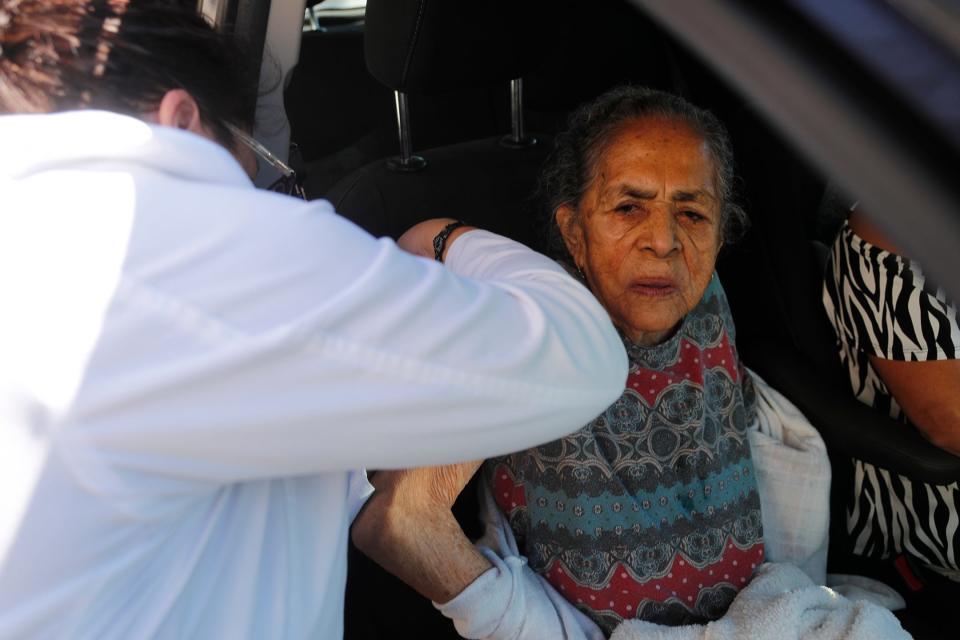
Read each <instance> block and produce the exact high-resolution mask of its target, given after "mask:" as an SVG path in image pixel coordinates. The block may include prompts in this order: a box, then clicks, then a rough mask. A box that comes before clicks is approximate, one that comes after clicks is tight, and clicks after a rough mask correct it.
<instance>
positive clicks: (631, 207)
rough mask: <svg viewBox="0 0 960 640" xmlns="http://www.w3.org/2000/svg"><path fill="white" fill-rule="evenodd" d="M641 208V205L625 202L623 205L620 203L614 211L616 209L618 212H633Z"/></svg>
mask: <svg viewBox="0 0 960 640" xmlns="http://www.w3.org/2000/svg"><path fill="white" fill-rule="evenodd" d="M639 208H640V207H638V206H637V205H635V204H633V203H631V202H625V203H623V204H621V205H618V206H617V208H616V209H614V211H616V212H617V213H633V212H635V211H636V210H637V209H639Z"/></svg>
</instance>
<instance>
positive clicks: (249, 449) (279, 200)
mask: <svg viewBox="0 0 960 640" xmlns="http://www.w3.org/2000/svg"><path fill="white" fill-rule="evenodd" d="M0 141H2V147H0V296H2V306H0V638H12V637H16V638H25V637H30V638H47V637H67V638H77V639H80V638H124V639H130V638H142V637H151V638H152V637H161V638H167V637H170V638H174V637H175V638H186V637H198V638H200V637H202V638H231V639H238V638H268V637H269V638H306V637H312V638H325V639H326V638H337V637H340V636H341V635H342V625H343V623H342V611H343V588H344V580H345V574H346V557H345V550H346V544H347V536H348V527H349V523H350V521H351V519H352V518H353V516H354V515H355V513H356V511H357V509H358V508H359V506H360V505H361V504H362V501H363V499H364V498H365V497H366V495H367V493H368V491H369V485H367V483H366V478H365V475H364V474H363V472H362V469H361V467H363V466H364V465H367V466H370V467H374V468H378V467H379V468H385V467H404V466H413V465H423V464H435V463H447V462H453V461H461V460H465V459H476V458H484V457H487V456H491V455H495V454H502V453H505V452H508V451H513V450H518V449H523V448H526V447H529V446H531V445H534V444H536V443H540V442H544V441H548V440H552V439H555V438H557V437H560V436H562V435H564V434H566V433H568V432H571V431H573V430H575V429H576V428H578V427H580V426H581V425H582V424H584V423H586V422H588V421H589V420H590V419H592V418H593V417H594V416H595V415H596V414H597V413H599V412H600V411H601V410H603V409H604V408H605V407H606V406H607V405H608V404H610V403H611V402H613V401H614V400H615V399H616V398H617V397H618V396H619V394H620V392H621V390H622V387H623V383H624V379H625V377H626V370H627V361H626V357H625V355H624V353H623V348H622V345H621V342H620V340H619V338H618V336H617V334H616V332H615V331H614V329H613V327H612V326H611V324H610V321H609V319H608V317H607V315H606V314H605V312H604V311H603V309H602V308H601V307H600V306H599V305H598V304H597V303H596V301H595V300H594V299H593V298H592V297H591V296H590V295H589V293H588V292H587V291H586V290H585V289H583V288H582V287H581V286H580V285H578V284H577V283H575V282H574V281H573V280H571V279H570V278H569V277H567V275H566V274H565V273H563V271H562V270H561V269H560V268H558V267H557V266H556V265H554V264H553V263H552V262H551V261H549V260H547V259H546V258H543V257H542V256H539V255H537V254H535V253H533V252H531V251H529V250H527V249H525V248H524V247H522V246H520V245H517V244H515V243H513V242H511V241H509V240H506V239H504V238H501V237H498V236H495V235H493V234H490V233H487V232H482V231H473V232H469V233H467V234H464V235H463V236H461V237H460V238H459V239H458V240H457V241H456V242H455V243H454V244H453V245H452V246H451V248H450V251H449V254H448V259H447V267H449V268H444V267H443V266H441V265H439V264H437V263H435V262H433V261H429V260H424V259H420V258H414V257H412V256H410V255H408V254H405V253H403V252H402V251H400V250H398V249H397V247H396V246H395V245H394V243H393V242H392V241H390V240H387V239H383V240H376V239H374V238H372V237H370V236H369V235H368V234H366V233H365V232H363V231H362V230H360V229H359V228H357V227H356V226H354V225H353V224H351V223H350V222H348V221H346V220H344V219H343V218H341V217H339V216H337V215H336V214H335V213H334V212H333V211H332V209H331V207H330V205H329V204H328V203H326V202H323V201H317V202H312V203H309V204H308V203H303V202H301V201H297V200H294V199H291V198H287V197H284V196H280V195H277V194H272V193H266V192H260V191H256V190H254V189H253V187H252V185H251V183H250V181H249V179H248V178H247V177H246V175H244V173H243V172H242V170H241V169H240V167H239V165H238V164H237V163H236V162H235V161H234V160H233V158H232V157H231V156H230V155H229V154H228V153H227V152H226V151H225V150H224V149H223V148H221V147H220V146H218V145H216V144H214V143H211V142H209V141H207V140H206V139H203V138H200V137H198V136H195V135H193V134H190V133H186V132H182V131H177V130H174V129H168V128H164V127H156V126H149V125H147V124H144V123H143V122H141V121H139V120H135V119H132V118H126V117H123V116H118V115H115V114H110V113H105V112H75V113H66V114H57V115H39V116H38V115H31V116H3V117H0Z"/></svg>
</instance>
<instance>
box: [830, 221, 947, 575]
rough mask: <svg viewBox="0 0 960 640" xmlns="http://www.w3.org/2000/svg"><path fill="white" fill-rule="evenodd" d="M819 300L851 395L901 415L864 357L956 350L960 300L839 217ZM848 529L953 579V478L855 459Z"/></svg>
mask: <svg viewBox="0 0 960 640" xmlns="http://www.w3.org/2000/svg"><path fill="white" fill-rule="evenodd" d="M823 304H824V307H825V308H826V311H827V315H828V316H829V317H830V321H831V322H832V323H833V327H834V330H835V331H836V333H837V342H838V347H839V351H840V360H841V362H842V363H843V365H844V366H845V367H846V369H847V372H848V373H849V376H850V385H851V387H852V389H853V392H854V395H855V396H856V397H857V399H859V400H860V401H861V402H864V403H866V404H868V405H870V406H872V407H874V408H875V409H877V410H878V411H883V412H884V413H887V414H889V415H890V417H892V418H894V419H895V420H900V421H902V422H905V423H908V422H909V421H908V420H907V417H906V415H905V414H904V412H903V410H902V409H901V407H900V405H898V404H897V401H896V399H894V398H893V396H892V395H891V394H890V392H889V391H888V390H887V387H886V385H885V384H884V383H883V380H881V379H880V377H879V376H878V375H877V373H876V372H875V371H874V370H873V368H872V367H871V366H870V361H869V356H871V355H873V356H876V357H879V358H884V359H888V360H911V361H921V360H950V359H957V358H960V324H958V322H957V310H956V308H955V307H954V306H953V305H952V304H950V303H949V302H948V301H947V299H946V296H945V295H944V293H943V291H942V290H940V289H936V288H934V287H932V286H931V285H930V283H929V282H927V280H926V278H925V277H924V275H923V272H922V271H921V270H920V267H919V266H918V265H917V264H916V263H915V262H913V261H911V260H907V259H906V258H903V257H901V256H899V255H897V254H895V253H891V252H889V251H885V250H883V249H880V248H879V247H876V246H874V245H872V244H870V243H869V242H867V241H865V240H864V239H863V238H861V237H860V236H858V235H857V234H855V233H854V232H853V230H852V229H850V227H849V226H848V225H847V224H846V223H844V225H843V227H842V228H841V229H840V233H839V234H838V236H837V239H836V241H835V242H834V244H833V251H832V254H831V258H830V261H829V263H828V265H827V272H826V276H825V279H824V286H823ZM852 462H853V466H854V484H853V491H852V494H851V495H850V496H848V504H847V531H848V532H850V534H851V535H852V536H853V539H854V552H855V553H857V554H859V555H863V556H868V557H875V558H888V557H891V556H893V555H899V554H903V553H906V554H909V555H911V556H913V557H915V558H917V559H918V560H919V561H920V562H922V563H923V564H925V565H926V566H928V567H929V568H931V569H933V570H935V571H937V572H938V573H941V574H943V575H946V576H947V577H949V578H951V579H953V580H957V581H960V566H958V563H957V561H958V554H960V516H958V514H960V487H958V483H957V482H954V483H952V484H949V485H942V486H936V485H927V484H924V483H920V482H912V481H911V480H910V479H909V478H906V477H904V476H901V475H898V474H895V473H891V472H890V471H888V470H886V469H882V468H879V467H875V466H874V465H871V464H869V463H866V462H863V461H861V460H856V459H855V460H853V461H852Z"/></svg>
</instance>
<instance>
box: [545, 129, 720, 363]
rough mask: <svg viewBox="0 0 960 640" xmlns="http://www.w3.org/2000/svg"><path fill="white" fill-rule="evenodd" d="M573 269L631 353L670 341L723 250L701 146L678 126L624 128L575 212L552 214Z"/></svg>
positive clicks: (708, 163)
mask: <svg viewBox="0 0 960 640" xmlns="http://www.w3.org/2000/svg"><path fill="white" fill-rule="evenodd" d="M557 223H558V225H559V226H560V231H561V233H562V234H563V238H564V241H565V242H566V245H567V248H568V249H569V250H570V254H571V256H572V257H573V259H574V261H575V262H576V265H577V266H578V267H579V268H580V269H581V270H582V271H583V274H584V275H585V276H586V279H587V282H588V284H589V285H590V288H591V289H592V290H593V293H594V295H596V296H597V299H598V300H600V302H601V303H602V304H603V306H604V307H606V309H607V312H608V313H609V314H610V317H611V319H612V320H613V323H614V324H615V325H616V326H617V328H619V329H620V330H621V331H622V332H623V333H624V334H625V335H626V336H627V338H629V339H630V340H631V341H632V342H633V343H635V344H641V345H651V344H657V343H659V342H662V341H663V340H665V339H667V338H668V337H669V336H670V335H672V333H673V331H674V330H675V329H676V327H677V326H678V324H679V323H680V321H681V320H682V319H683V317H684V316H685V315H686V314H687V313H689V312H690V311H691V310H692V309H693V308H694V307H695V306H696V305H697V303H698V302H699V301H700V299H701V298H702V297H703V293H704V291H706V288H707V285H708V284H709V283H710V278H711V276H712V275H713V270H714V266H715V264H716V260H717V253H718V252H719V250H720V245H721V238H720V202H719V199H718V197H717V193H716V187H715V184H714V164H713V160H712V158H711V156H710V153H709V150H708V147H707V145H706V142H705V141H704V139H703V137H702V136H701V135H700V134H698V133H697V132H696V131H694V130H693V129H692V128H690V127H689V126H688V125H687V124H685V123H683V122H680V121H678V120H674V119H670V118H664V117H645V118H642V119H638V120H632V121H630V122H628V123H625V124H624V125H623V127H621V128H620V129H619V130H618V131H617V132H616V133H614V134H613V136H612V138H611V139H610V141H609V142H608V143H607V144H606V146H605V147H604V148H603V149H602V150H601V153H600V156H599V158H598V160H597V162H596V166H595V167H594V178H593V181H592V182H591V183H590V185H589V187H588V189H587V191H586V193H584V195H583V198H582V199H581V201H580V203H579V205H578V206H577V208H576V210H574V209H573V208H571V207H569V206H561V207H560V208H559V209H557Z"/></svg>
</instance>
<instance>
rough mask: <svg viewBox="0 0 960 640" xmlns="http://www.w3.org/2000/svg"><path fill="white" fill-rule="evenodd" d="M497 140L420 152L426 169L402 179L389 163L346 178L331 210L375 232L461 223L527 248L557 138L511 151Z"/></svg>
mask: <svg viewBox="0 0 960 640" xmlns="http://www.w3.org/2000/svg"><path fill="white" fill-rule="evenodd" d="M499 140H500V137H499V136H497V137H496V138H486V139H483V140H474V141H471V142H465V143H462V144H457V145H450V146H447V147H441V148H438V149H431V150H429V151H424V152H422V153H421V154H419V155H421V156H423V157H424V158H425V159H426V161H427V167H426V168H425V169H424V170H422V171H419V172H416V173H397V172H394V171H391V170H390V169H389V168H387V166H386V161H385V160H380V161H377V162H374V163H372V164H370V165H367V166H366V167H364V168H363V169H361V170H359V171H357V172H355V173H353V174H352V175H350V176H348V177H347V178H346V179H345V180H341V181H340V182H339V183H338V184H337V185H336V186H335V187H334V188H333V189H332V190H331V191H330V192H329V193H328V194H327V199H328V200H330V201H331V202H332V203H333V205H334V207H335V208H336V209H337V211H339V212H340V213H341V214H342V215H344V216H346V217H348V218H350V219H351V220H352V221H354V222H356V223H357V224H359V225H360V226H362V227H363V228H364V229H366V230H367V231H369V232H370V233H372V234H374V235H377V236H391V237H393V238H396V237H398V236H399V235H400V234H401V233H403V232H404V231H405V230H407V229H408V228H409V227H410V226H411V225H413V224H415V223H416V222H419V221H421V220H424V219H428V218H435V217H457V218H462V219H463V220H465V221H467V222H469V223H470V224H473V225H476V226H479V227H483V228H485V229H489V230H491V231H494V232H496V233H500V234H502V235H505V236H507V237H510V238H513V239H515V240H519V241H520V242H524V243H525V244H536V243H537V236H538V234H537V233H536V225H535V222H534V218H535V211H534V202H533V201H532V199H531V195H532V194H533V192H534V190H535V188H536V182H537V175H538V172H539V170H540V167H541V166H542V164H543V161H544V159H545V157H546V153H547V150H548V149H549V147H550V145H551V142H552V138H551V137H549V136H543V137H542V139H541V140H540V144H538V145H535V146H533V147H528V148H524V149H506V148H504V147H502V146H500V144H499Z"/></svg>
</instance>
